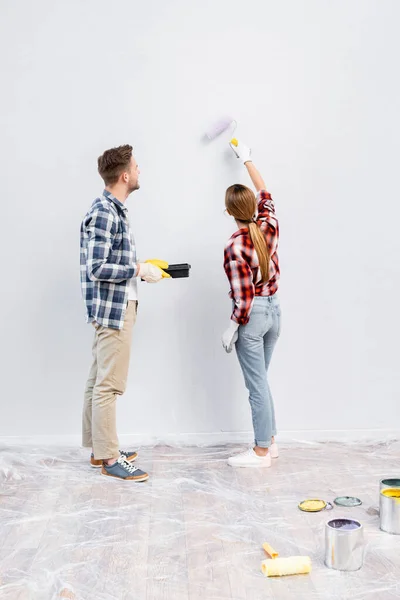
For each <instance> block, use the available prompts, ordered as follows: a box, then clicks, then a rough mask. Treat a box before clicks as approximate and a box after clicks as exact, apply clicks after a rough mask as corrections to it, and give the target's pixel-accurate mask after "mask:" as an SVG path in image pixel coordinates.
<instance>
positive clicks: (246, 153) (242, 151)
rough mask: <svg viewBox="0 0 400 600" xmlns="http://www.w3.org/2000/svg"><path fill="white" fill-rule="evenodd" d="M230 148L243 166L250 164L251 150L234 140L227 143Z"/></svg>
mask: <svg viewBox="0 0 400 600" xmlns="http://www.w3.org/2000/svg"><path fill="white" fill-rule="evenodd" d="M229 145H230V147H231V148H232V150H233V151H234V153H235V154H236V156H237V158H239V159H240V160H241V161H242V162H243V164H244V165H245V164H246V163H247V162H251V148H249V147H248V146H245V145H244V144H242V142H239V141H238V140H236V139H233V140H231V141H230V142H229Z"/></svg>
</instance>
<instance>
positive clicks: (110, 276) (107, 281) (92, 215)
mask: <svg viewBox="0 0 400 600" xmlns="http://www.w3.org/2000/svg"><path fill="white" fill-rule="evenodd" d="M137 271H138V265H137V263H136V248H135V242H134V239H133V236H132V232H131V229H130V226H129V219H128V209H127V208H126V206H124V204H122V202H120V201H119V200H117V198H115V196H113V195H112V194H111V193H110V192H108V191H107V190H104V192H103V194H102V196H100V198H97V199H96V200H95V201H94V202H93V204H92V207H91V209H90V210H89V212H88V213H87V215H86V216H85V218H84V219H83V222H82V225H81V287H82V295H83V298H84V301H85V304H86V321H87V322H88V323H91V322H92V321H96V322H97V323H99V325H103V327H110V328H111V329H122V327H123V324H124V318H125V311H126V307H127V304H128V295H129V280H130V279H131V278H132V277H136V276H137Z"/></svg>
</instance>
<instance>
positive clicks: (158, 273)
mask: <svg viewBox="0 0 400 600" xmlns="http://www.w3.org/2000/svg"><path fill="white" fill-rule="evenodd" d="M137 276H138V277H140V278H141V279H144V281H146V282H147V283H158V282H159V281H161V279H162V278H163V272H162V270H161V269H160V268H159V267H156V266H154V265H152V264H151V263H139V271H138V274H137Z"/></svg>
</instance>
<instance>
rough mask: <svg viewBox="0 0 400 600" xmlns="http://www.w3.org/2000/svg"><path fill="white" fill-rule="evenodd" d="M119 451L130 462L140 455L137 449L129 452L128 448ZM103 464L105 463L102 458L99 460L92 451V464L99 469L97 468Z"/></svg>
mask: <svg viewBox="0 0 400 600" xmlns="http://www.w3.org/2000/svg"><path fill="white" fill-rule="evenodd" d="M119 453H120V455H121V456H123V457H124V458H126V460H128V461H129V462H131V461H132V460H136V459H137V457H138V453H137V452H136V451H135V450H132V451H131V452H127V451H126V450H120V451H119ZM102 465H103V461H102V459H99V460H97V459H96V458H95V457H94V454H93V453H92V454H91V455H90V466H91V467H94V468H95V469H97V468H100V467H101V466H102Z"/></svg>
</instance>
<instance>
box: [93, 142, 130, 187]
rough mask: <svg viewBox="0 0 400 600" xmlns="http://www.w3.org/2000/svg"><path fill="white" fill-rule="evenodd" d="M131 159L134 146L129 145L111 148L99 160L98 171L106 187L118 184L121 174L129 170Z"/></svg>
mask: <svg viewBox="0 0 400 600" xmlns="http://www.w3.org/2000/svg"><path fill="white" fill-rule="evenodd" d="M131 158H132V146H129V144H125V146H118V148H110V150H106V151H105V152H104V153H103V154H102V155H101V156H99V158H98V159H97V164H98V170H99V173H100V177H101V178H102V179H103V181H104V183H105V185H113V184H114V183H117V181H118V179H119V176H120V175H121V173H123V172H124V171H128V170H129V165H130V161H131Z"/></svg>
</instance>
